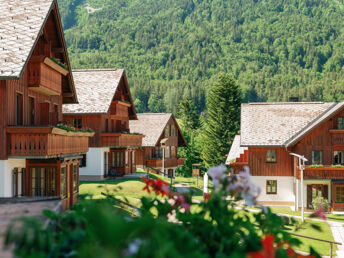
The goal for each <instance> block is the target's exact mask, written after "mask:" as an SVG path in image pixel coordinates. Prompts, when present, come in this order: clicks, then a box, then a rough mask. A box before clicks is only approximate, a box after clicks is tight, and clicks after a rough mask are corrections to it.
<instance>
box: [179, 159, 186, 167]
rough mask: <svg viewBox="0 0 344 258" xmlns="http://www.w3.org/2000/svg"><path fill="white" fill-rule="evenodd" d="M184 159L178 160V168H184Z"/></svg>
mask: <svg viewBox="0 0 344 258" xmlns="http://www.w3.org/2000/svg"><path fill="white" fill-rule="evenodd" d="M184 161H185V158H178V166H184Z"/></svg>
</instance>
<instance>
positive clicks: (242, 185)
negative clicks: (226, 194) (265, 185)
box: [227, 166, 260, 206]
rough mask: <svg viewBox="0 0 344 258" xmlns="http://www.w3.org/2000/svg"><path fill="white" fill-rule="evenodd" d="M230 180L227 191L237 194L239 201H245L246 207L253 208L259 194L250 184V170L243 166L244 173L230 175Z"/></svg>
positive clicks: (257, 189)
mask: <svg viewBox="0 0 344 258" xmlns="http://www.w3.org/2000/svg"><path fill="white" fill-rule="evenodd" d="M231 179H232V180H230V181H231V183H230V184H229V185H228V187H227V190H228V191H237V192H239V193H240V197H241V199H243V200H245V203H246V205H247V206H254V205H255V204H256V201H257V198H258V196H259V194H260V188H259V187H258V186H256V185H254V184H253V183H252V181H251V175H250V169H249V168H248V167H247V166H245V167H244V171H241V172H240V173H239V174H237V175H232V176H231Z"/></svg>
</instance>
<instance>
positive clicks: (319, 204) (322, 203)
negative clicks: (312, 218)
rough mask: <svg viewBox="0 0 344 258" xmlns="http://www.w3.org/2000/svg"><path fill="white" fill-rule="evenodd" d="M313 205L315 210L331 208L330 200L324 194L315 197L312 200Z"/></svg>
mask: <svg viewBox="0 0 344 258" xmlns="http://www.w3.org/2000/svg"><path fill="white" fill-rule="evenodd" d="M312 205H313V209H314V210H320V209H323V211H324V212H328V210H329V205H328V201H327V200H326V199H325V198H324V197H322V196H317V197H315V198H314V199H313V201H312Z"/></svg>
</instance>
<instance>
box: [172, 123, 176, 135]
mask: <svg viewBox="0 0 344 258" xmlns="http://www.w3.org/2000/svg"><path fill="white" fill-rule="evenodd" d="M171 136H177V130H176V127H175V126H174V125H171Z"/></svg>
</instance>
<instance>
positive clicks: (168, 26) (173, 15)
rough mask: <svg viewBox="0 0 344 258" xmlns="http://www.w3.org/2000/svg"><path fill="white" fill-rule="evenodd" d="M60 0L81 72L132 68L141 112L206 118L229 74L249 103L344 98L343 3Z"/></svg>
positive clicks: (326, 0)
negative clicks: (187, 106) (192, 105)
mask: <svg viewBox="0 0 344 258" xmlns="http://www.w3.org/2000/svg"><path fill="white" fill-rule="evenodd" d="M85 4H86V3H85V2H83V1H81V0H59V5H60V11H61V16H62V20H63V25H64V28H65V34H66V40H67V45H68V47H69V53H70V59H71V63H72V66H73V68H99V67H116V68H124V69H126V71H127V75H128V77H129V80H130V85H131V89H132V92H133V95H134V98H135V104H136V107H137V109H138V110H139V111H141V112H142V111H173V112H176V108H177V104H178V102H179V101H180V100H181V99H183V98H186V97H189V98H191V99H193V100H194V101H195V102H196V104H197V105H198V107H199V110H203V109H204V108H205V98H204V96H205V91H206V88H207V86H208V85H210V84H211V83H212V82H213V81H214V80H215V79H216V76H217V74H219V73H221V72H226V73H227V72H229V73H231V74H232V76H233V78H234V79H235V80H236V81H237V82H238V84H239V85H240V86H241V88H242V90H243V93H244V100H245V101H283V100H288V98H289V97H290V96H297V97H299V98H300V99H301V100H305V101H306V100H307V101H309V100H326V101H332V100H337V101H338V100H341V99H344V70H343V66H344V5H343V0H226V1H223V0H87V4H88V6H90V7H92V8H96V10H94V9H88V11H87V9H86V8H85Z"/></svg>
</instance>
